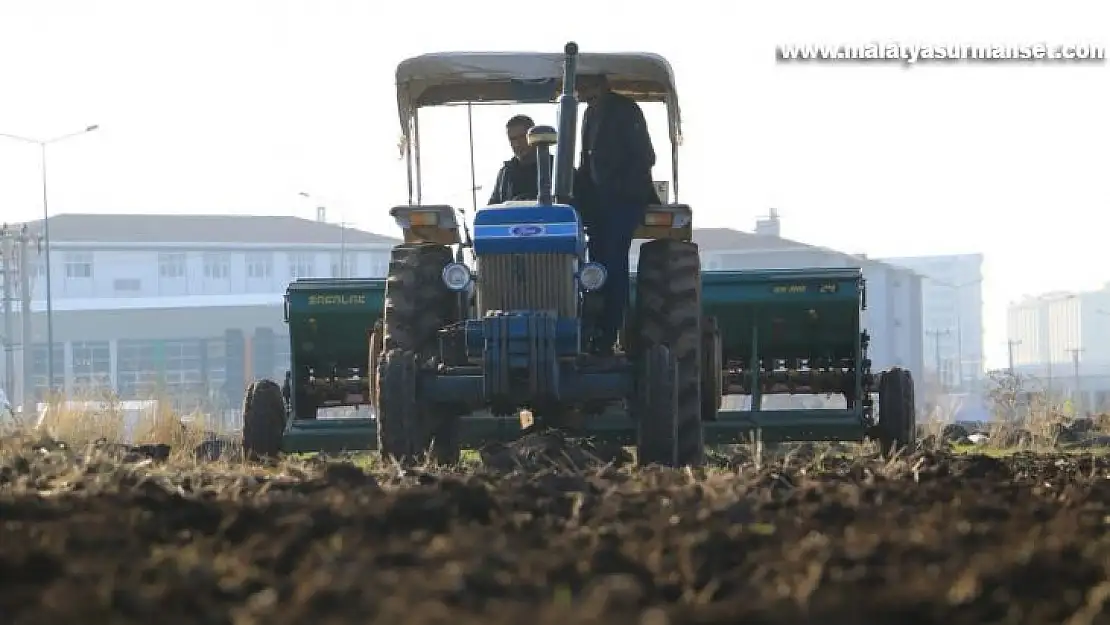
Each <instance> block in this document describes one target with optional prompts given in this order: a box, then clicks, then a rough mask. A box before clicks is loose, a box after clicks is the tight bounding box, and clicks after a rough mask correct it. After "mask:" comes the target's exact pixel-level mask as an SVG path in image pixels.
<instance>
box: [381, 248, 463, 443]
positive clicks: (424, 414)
mask: <svg viewBox="0 0 1110 625" xmlns="http://www.w3.org/2000/svg"><path fill="white" fill-rule="evenodd" d="M453 260H454V257H453V255H452V253H451V249H450V248H449V247H447V246H444V245H434V244H416V245H399V246H397V247H396V248H394V250H393V253H392V255H391V258H390V261H389V277H388V278H387V280H386V285H385V312H384V314H383V317H382V328H381V337H382V339H381V341H382V345H381V350H382V351H381V352H379V353H385V354H386V355H387V356H388V354H390V353H392V352H393V351H395V350H401V351H403V352H405V353H407V354H409V355H407V356H404V357H403V359H404V360H405V362H408V361H409V360H410V359H411V360H412V362H413V365H412V367H411V368H412V373H411V375H409V374H407V373H406V374H404V375H402V374H400V373H396V372H395V373H394V374H393V377H392V378H390V379H387V378H386V377H385V373H386V370H387V369H388V368H389V366H388V364H387V362H386V359H385V358H380V359H379V363H378V364H379V367H378V373H377V380H376V382H377V399H376V400H375V407H376V409H377V413H378V414H377V417H378V449H379V450H380V452H381V454H382V456H383V457H390V458H396V459H399V460H404V461H406V462H407V461H409V460H411V459H414V458H415V457H417V456H419V455H421V454H422V453H423V452H424V451H426V450H427V448H428V445H429V444H430V443H431V442H432V439H433V438H434V439H435V441H436V446H435V449H434V454H435V457H436V458H437V459H451V458H456V459H457V458H458V454H459V450H458V436H457V433H455V434H452V432H457V429H458V425H457V424H454V423H451V421H456V420H457V419H458V417H457V415H455V414H452V413H450V412H449V411H440V410H435V409H432V408H430V407H429V406H428V404H426V403H424V402H417V401H416V395H415V392H416V391H415V388H416V386H415V385H416V370H417V368H418V364H419V363H422V362H424V361H426V360H427V359H428V358H430V357H431V356H433V355H435V354H437V353H438V350H439V344H438V338H437V332H438V331H439V330H440V328H443V327H444V326H446V325H448V324H450V323H452V322H454V321H455V320H456V319H457V318H458V315H459V306H458V295H457V294H456V293H454V292H452V291H450V290H449V289H448V288H447V287H446V286H445V285H444V284H443V279H442V275H443V267H444V266H445V265H447V264H448V263H450V262H452V261H453ZM394 358H401V357H400V356H396V357H394ZM397 366H398V367H399V366H400V365H397ZM405 367H406V369H405V370H406V371H407V370H408V369H407V367H408V365H405ZM398 376H400V377H398ZM405 376H408V377H405ZM409 378H411V381H407V380H409ZM391 379H393V380H405V382H404V383H405V384H407V385H411V388H412V389H413V391H412V397H411V405H410V404H400V403H397V402H400V401H401V400H400V399H396V397H394V399H393V400H392V401H393V403H392V404H391V405H390V406H388V407H387V406H386V397H387V395H390V396H392V395H395V393H394V390H393V389H390V388H387V387H388V385H389V384H390V381H389V380H391ZM405 388H409V387H408V386H406V387H405ZM398 392H401V394H402V395H404V394H405V393H407V391H398ZM405 401H409V400H408V399H406V400H405ZM401 405H405V406H408V408H405V409H400V408H399V406H401ZM417 426H419V427H417ZM397 436H400V437H401V438H396V437H397ZM413 445H418V446H419V449H417V448H414V447H412V446H413Z"/></svg>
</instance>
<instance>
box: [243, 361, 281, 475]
mask: <svg viewBox="0 0 1110 625" xmlns="http://www.w3.org/2000/svg"><path fill="white" fill-rule="evenodd" d="M281 395H282V394H281V387H280V386H278V384H277V382H274V381H273V380H257V381H255V382H252V383H251V385H250V386H248V387H247V392H246V393H245V394H244V396H243V455H244V456H246V457H247V458H248V459H252V460H253V459H259V458H276V457H277V456H278V455H279V454H280V453H281V440H282V437H283V436H284V435H285V415H286V413H285V400H284V399H283V398H282V396H281Z"/></svg>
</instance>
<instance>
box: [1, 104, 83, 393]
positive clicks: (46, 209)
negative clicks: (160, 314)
mask: <svg viewBox="0 0 1110 625" xmlns="http://www.w3.org/2000/svg"><path fill="white" fill-rule="evenodd" d="M98 128H100V126H99V125H97V124H93V125H91V126H86V127H85V129H84V130H79V131H77V132H71V133H69V134H64V135H60V136H57V137H54V138H52V139H45V140H43V139H32V138H30V137H22V136H19V135H9V134H5V133H0V137H4V138H6V139H12V140H15V141H21V142H23V143H32V144H35V145H37V146H39V159H40V162H41V166H42V245H43V253H44V254H45V255H46V267H45V269H46V363H47V364H46V372H47V373H46V375H47V382H46V388H47V389H50V390H53V389H54V290H53V289H52V288H51V283H50V279H51V273H52V272H51V270H50V256H51V250H50V199H49V194H48V193H47V191H46V189H47V185H46V146H48V145H50V144H52V143H57V142H59V141H63V140H65V139H69V138H71V137H77V136H80V135H83V134H86V133H89V132H92V131H94V130H97V129H98ZM27 312H29V311H25V313H24V314H27ZM29 347H30V346H26V345H25V346H24V349H28V348H29Z"/></svg>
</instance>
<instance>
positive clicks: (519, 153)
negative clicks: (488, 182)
mask: <svg viewBox="0 0 1110 625" xmlns="http://www.w3.org/2000/svg"><path fill="white" fill-rule="evenodd" d="M534 125H535V124H534V123H533V122H532V118H531V117H528V116H527V115H515V116H513V117H512V118H511V119H509V121H508V123H507V124H505V130H506V133H507V134H508V135H509V146H510V147H512V149H513V157H512V158H510V159H509V160H507V161H505V164H504V165H502V166H501V171H499V172H497V182H495V183H494V185H493V193H492V194H491V195H490V196H489V203H490V204H501V203H502V202H508V201H510V200H534V199H536V198H537V197H538V196H539V192H538V191H537V189H538V188H539V175H538V174H539V172H538V171H537V168H536V162H537V161H536V148H534V147H531V146H529V145H528V130H529V129H530V128H531V127H532V126H534Z"/></svg>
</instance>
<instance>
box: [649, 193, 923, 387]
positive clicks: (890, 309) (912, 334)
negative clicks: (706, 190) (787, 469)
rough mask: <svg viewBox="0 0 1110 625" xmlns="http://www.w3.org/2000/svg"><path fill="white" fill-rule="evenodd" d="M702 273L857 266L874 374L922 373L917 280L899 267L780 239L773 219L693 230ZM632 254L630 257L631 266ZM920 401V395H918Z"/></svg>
mask: <svg viewBox="0 0 1110 625" xmlns="http://www.w3.org/2000/svg"><path fill="white" fill-rule="evenodd" d="M694 241H695V242H696V243H697V244H698V246H699V247H700V249H701V255H702V266H703V268H705V269H804V268H808V267H859V268H861V269H863V275H864V279H865V280H866V281H867V310H866V311H864V313H863V325H864V328H866V329H867V331H868V333H869V334H870V335H871V344H870V357H871V360H872V370H873V371H881V370H882V369H885V368H887V367H891V366H895V365H897V366H901V367H905V368H907V369H909V370H910V371H911V372H912V374H913V376H914V378H915V379H916V380H919V381H921V380H923V375H924V373H925V368H924V362H923V355H922V336H923V333H922V326H921V277H920V276H918V275H916V274H915V273H914V272H912V271H909V270H908V269H903V268H901V267H895V266H894V265H890V264H887V263H883V262H878V261H875V260H870V259H868V258H866V257H862V256H854V255H851V254H845V253H842V252H838V251H835V250H831V249H827V248H823V247H816V246H812V245H806V244H804V243H799V242H797V241H792V240H790V239H784V238H782V237H781V236H780V222H779V218H778V217H777V216H776V215H774V214H772V215H771V217H769V218H767V219H763V220H760V221H759V222H758V223H757V224H756V232H755V233H747V232H740V231H737V230H731V229H729V228H701V229H695V230H694ZM635 260H636V252H635V251H634V252H633V266H635ZM918 397H919V398H923V397H924V393H919V394H918Z"/></svg>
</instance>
